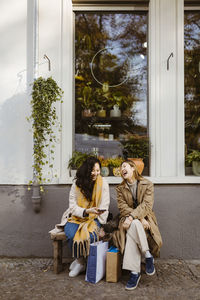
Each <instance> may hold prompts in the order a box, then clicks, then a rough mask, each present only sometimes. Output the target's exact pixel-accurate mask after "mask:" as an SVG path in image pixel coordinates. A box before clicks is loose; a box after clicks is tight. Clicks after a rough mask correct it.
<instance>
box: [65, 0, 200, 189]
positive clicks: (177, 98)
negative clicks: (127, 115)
mask: <svg viewBox="0 0 200 300" xmlns="http://www.w3.org/2000/svg"><path fill="white" fill-rule="evenodd" d="M161 2H162V3H161ZM186 8H187V9H188V6H187V7H186ZM186 8H185V9H186ZM191 9H193V10H194V7H191ZM98 10H101V11H102V10H105V11H119V10H120V11H123V10H124V11H125V10H132V11H134V10H137V11H140V10H148V11H149V13H148V14H149V18H148V19H149V20H148V21H149V24H148V52H149V53H148V64H149V65H148V91H149V94H148V100H149V110H148V115H149V137H150V140H151V148H150V176H149V177H148V176H145V177H146V178H148V179H150V180H151V181H152V182H153V183H156V184H200V177H198V176H186V175H185V153H184V145H185V137H184V131H185V127H184V1H183V0H181V1H180V0H176V1H174V0H168V1H158V0H151V1H150V3H149V8H147V7H144V6H143V7H141V6H139V5H138V6H109V7H108V6H100V5H98V6H97V5H95V6H92V5H89V6H77V5H76V6H74V7H72V16H73V17H72V20H71V21H72V24H71V29H70V31H71V33H69V30H68V37H67V39H65V41H63V42H64V43H65V44H66V43H69V42H70V41H71V43H72V44H71V50H70V51H68V59H66V61H68V62H69V61H70V64H71V65H70V70H69V72H68V78H70V76H71V80H69V82H68V83H67V84H66V86H65V89H64V90H65V91H66V92H67V95H68V97H67V98H68V99H69V97H70V96H71V99H72V101H71V103H69V102H70V101H68V102H67V103H66V101H64V105H63V107H62V123H63V134H62V136H63V139H62V145H61V148H62V151H61V152H62V162H61V176H60V179H59V183H72V178H70V177H69V172H68V170H67V166H66V164H67V161H68V159H69V158H70V156H71V154H72V149H73V143H74V121H75V118H74V102H75V99H74V89H75V83H74V80H73V78H74V71H73V70H74V67H73V61H74V59H73V58H74V54H75V53H74V35H75V30H74V24H75V22H74V11H98ZM166 11H167V12H168V13H170V17H171V18H172V19H171V20H170V21H169V20H168V19H167V18H168V14H167V13H166ZM68 22H69V20H68ZM68 22H67V20H66V23H68ZM164 37H166V40H167V38H168V39H169V41H170V43H167V42H166V44H165V43H164V45H163V43H162V42H163V39H164ZM68 50H69V49H68ZM63 52H64V51H63ZM171 52H173V54H174V56H173V58H172V59H171V61H170V70H169V71H166V62H167V57H168V56H169V54H170V53H171ZM70 53H71V54H70ZM70 55H71V57H69V56H70ZM63 56H65V54H64V53H63ZM65 71H66V69H65ZM65 77H66V75H65ZM167 80H171V81H170V82H171V83H172V89H171V90H169V88H167ZM163 87H164V88H163ZM70 89H71V92H69V90H70ZM65 97H66V96H65ZM170 106H172V112H171V111H170V108H171V107H170ZM66 109H67V111H68V114H67V113H66ZM64 110H65V111H64ZM70 113H71V114H70ZM69 114H70V115H71V116H73V117H70V118H69ZM171 114H172V125H171V124H170V126H171V127H170V126H169V128H168V127H167V126H166V124H168V123H167V120H168V117H171ZM70 122H71V124H70ZM172 128H174V130H172ZM70 130H71V132H69V131H70ZM169 141H172V143H169ZM66 153H67V155H66ZM107 181H108V183H110V184H118V183H120V182H121V178H120V177H107Z"/></svg>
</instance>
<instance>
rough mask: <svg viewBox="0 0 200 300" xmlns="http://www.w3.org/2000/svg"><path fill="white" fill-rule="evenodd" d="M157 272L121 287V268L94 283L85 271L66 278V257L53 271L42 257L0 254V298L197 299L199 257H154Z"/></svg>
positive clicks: (125, 274) (125, 275)
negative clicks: (112, 277)
mask: <svg viewBox="0 0 200 300" xmlns="http://www.w3.org/2000/svg"><path fill="white" fill-rule="evenodd" d="M155 266H156V274H155V275H153V276H147V275H146V274H145V273H144V265H142V277H141V280H140V283H139V285H138V287H137V289H135V290H133V291H126V290H125V289H124V287H125V284H126V282H127V280H128V277H129V274H128V272H127V271H123V274H122V278H121V279H120V281H119V282H117V283H108V282H106V281H105V279H103V280H101V281H100V282H99V283H97V284H91V283H88V282H86V281H85V275H84V274H81V275H79V276H78V277H76V278H69V276H68V272H69V271H68V268H69V261H66V262H65V264H64V271H63V272H61V273H60V274H58V275H56V274H54V273H53V260H52V259H49V258H47V259H44V258H0V299H1V300H21V299H23V300H30V299H31V300H41V299H46V300H51V299H55V300H57V299H59V300H64V299H65V300H68V299H75V300H76V299H77V300H79V299H87V300H93V299H95V300H97V299H98V300H99V299H104V300H113V299H114V300H115V299H123V300H124V299H134V300H179V299H180V300H200V260H195V261H192V260H191V261H189V260H187V261H184V260H163V259H157V260H156V261H155Z"/></svg>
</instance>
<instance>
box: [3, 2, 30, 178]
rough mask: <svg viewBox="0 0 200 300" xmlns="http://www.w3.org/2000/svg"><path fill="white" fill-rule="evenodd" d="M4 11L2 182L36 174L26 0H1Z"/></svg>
mask: <svg viewBox="0 0 200 300" xmlns="http://www.w3.org/2000/svg"><path fill="white" fill-rule="evenodd" d="M0 11H1V18H0V36H1V43H0V91H1V92H0V170H1V171H0V183H24V182H26V181H27V180H28V179H29V178H30V176H31V173H32V171H31V168H30V165H31V156H32V155H31V149H32V145H31V144H32V138H31V135H30V133H29V125H28V123H27V121H26V116H27V114H28V110H29V105H28V101H27V94H26V60H27V57H26V23H27V3H26V0H21V1H15V0H1V2H0Z"/></svg>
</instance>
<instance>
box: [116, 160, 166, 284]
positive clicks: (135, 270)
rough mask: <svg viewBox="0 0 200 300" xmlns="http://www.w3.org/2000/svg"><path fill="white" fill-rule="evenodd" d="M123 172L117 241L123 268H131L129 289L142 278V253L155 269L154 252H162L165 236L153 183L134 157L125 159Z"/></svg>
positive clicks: (148, 267) (150, 269)
mask: <svg viewBox="0 0 200 300" xmlns="http://www.w3.org/2000/svg"><path fill="white" fill-rule="evenodd" d="M121 176H122V178H123V179H124V180H123V182H122V183H121V184H120V185H118V186H117V188H116V191H117V201H118V208H119V211H120V221H119V227H118V230H117V231H115V232H114V234H113V241H114V244H115V246H116V247H118V248H119V249H120V251H121V253H122V254H123V255H124V257H123V269H127V270H130V271H131V274H130V279H129V281H128V283H127V285H126V289H127V290H133V289H135V288H136V287H137V285H138V283H139V280H140V269H141V257H142V255H144V257H145V262H146V273H147V274H148V275H153V274H154V273H155V267H154V259H153V256H155V257H158V256H159V251H160V247H161V246H162V238H161V235H160V232H159V229H158V224H157V221H156V217H155V214H154V212H153V202H154V190H153V184H152V183H151V182H150V181H149V180H147V179H145V178H144V177H142V176H141V175H139V173H138V171H137V167H136V165H135V163H134V162H133V161H131V160H126V161H124V162H123V163H122V165H121Z"/></svg>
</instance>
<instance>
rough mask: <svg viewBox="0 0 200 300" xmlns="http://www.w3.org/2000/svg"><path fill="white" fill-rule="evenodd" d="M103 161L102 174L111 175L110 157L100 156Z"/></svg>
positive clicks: (104, 175)
mask: <svg viewBox="0 0 200 300" xmlns="http://www.w3.org/2000/svg"><path fill="white" fill-rule="evenodd" d="M98 159H99V160H100V162H101V176H103V177H106V176H108V175H109V167H108V159H106V158H104V157H102V156H101V157H98Z"/></svg>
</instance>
